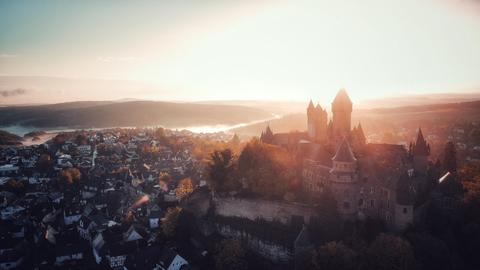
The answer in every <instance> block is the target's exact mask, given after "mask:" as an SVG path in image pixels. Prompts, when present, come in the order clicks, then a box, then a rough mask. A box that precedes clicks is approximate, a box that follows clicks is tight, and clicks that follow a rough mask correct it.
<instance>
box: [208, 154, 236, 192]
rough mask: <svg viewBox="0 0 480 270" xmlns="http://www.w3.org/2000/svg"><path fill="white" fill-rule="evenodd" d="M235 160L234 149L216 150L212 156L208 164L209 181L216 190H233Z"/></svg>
mask: <svg viewBox="0 0 480 270" xmlns="http://www.w3.org/2000/svg"><path fill="white" fill-rule="evenodd" d="M234 172H235V162H234V157H233V154H232V151H231V150H230V149H228V148H227V149H224V150H222V151H218V150H215V151H214V152H213V153H212V155H211V156H210V163H209V165H208V173H209V183H210V185H211V186H212V188H213V189H214V190H215V191H219V192H224V191H229V190H232V189H233V188H234V186H235V179H234V176H233V174H234Z"/></svg>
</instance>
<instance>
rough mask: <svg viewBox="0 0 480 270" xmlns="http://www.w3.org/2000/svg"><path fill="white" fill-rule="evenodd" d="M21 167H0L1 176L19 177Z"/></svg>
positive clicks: (10, 165) (7, 165)
mask: <svg viewBox="0 0 480 270" xmlns="http://www.w3.org/2000/svg"><path fill="white" fill-rule="evenodd" d="M19 170H20V167H18V166H15V165H13V164H5V165H2V166H0V176H10V175H17V174H18V171H19Z"/></svg>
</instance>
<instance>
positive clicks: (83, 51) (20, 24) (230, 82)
mask: <svg viewBox="0 0 480 270" xmlns="http://www.w3.org/2000/svg"><path fill="white" fill-rule="evenodd" d="M0 75H2V77H0V100H1V102H2V103H22V102H23V103H26V102H48V101H53V102H55V101H65V100H76V99H117V98H127V97H128V98H149V99H162V100H180V99H187V100H207V99H287V100H288V99H295V100H307V99H309V98H313V99H314V100H320V102H322V103H328V102H329V101H330V100H331V98H332V96H333V95H334V93H335V92H336V91H337V90H338V89H339V88H341V87H345V88H347V90H348V91H349V93H350V95H351V96H352V98H353V99H354V100H359V99H366V98H375V97H383V96H392V95H400V94H407V93H427V92H454V91H457V92H459V91H461V92H468V91H470V92H471V91H479V89H480V1H476V0H398V1H394V0H363V1H359V0H351V1H341V0H329V1H321V0H314V1H299V0H295V1H245V0H242V1H228V0H219V1H208V0H202V1H200V0H197V1H173V0H172V1H158V0H157V1H21V0H14V1H7V0H4V1H1V2H0ZM10 76H48V77H60V78H73V79H75V80H65V79H62V80H61V81H60V82H59V81H58V80H57V79H53V78H51V80H53V81H54V82H45V80H47V79H46V78H41V80H40V81H43V83H41V82H40V83H39V82H38V81H39V79H38V78H31V77H30V78H25V80H22V79H21V78H18V77H13V78H12V77H10ZM86 79H88V80H86ZM93 79H96V80H93ZM98 79H100V80H98ZM110 80H114V81H110ZM116 80H121V81H116ZM126 81H128V82H126ZM99 82H100V83H99ZM19 89H20V91H18V90H19ZM79 89H81V90H80V91H81V93H80V92H79Z"/></svg>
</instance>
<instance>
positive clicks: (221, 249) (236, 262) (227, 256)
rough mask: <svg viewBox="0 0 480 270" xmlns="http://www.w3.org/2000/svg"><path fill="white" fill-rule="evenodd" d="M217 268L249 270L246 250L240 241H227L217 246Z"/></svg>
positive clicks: (215, 256)
mask: <svg viewBox="0 0 480 270" xmlns="http://www.w3.org/2000/svg"><path fill="white" fill-rule="evenodd" d="M214 258H215V268H216V269H219V270H220V269H231V270H244V269H248V267H247V261H246V260H245V250H244V249H243V247H242V244H241V242H240V241H239V240H234V239H227V240H223V241H221V242H220V243H219V244H217V246H216V249H215V255H214Z"/></svg>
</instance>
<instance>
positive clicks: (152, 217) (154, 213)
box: [148, 209, 163, 229]
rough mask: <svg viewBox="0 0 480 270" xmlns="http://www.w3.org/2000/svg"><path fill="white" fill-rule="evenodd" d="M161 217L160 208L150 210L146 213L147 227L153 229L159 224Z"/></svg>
mask: <svg viewBox="0 0 480 270" xmlns="http://www.w3.org/2000/svg"><path fill="white" fill-rule="evenodd" d="M162 217H163V212H162V210H160V209H158V210H153V209H152V210H151V211H150V214H149V215H148V227H149V228H150V229H155V228H158V227H159V226H160V219H161V218H162Z"/></svg>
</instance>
